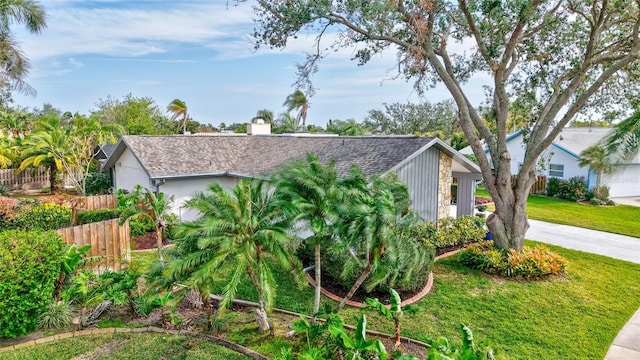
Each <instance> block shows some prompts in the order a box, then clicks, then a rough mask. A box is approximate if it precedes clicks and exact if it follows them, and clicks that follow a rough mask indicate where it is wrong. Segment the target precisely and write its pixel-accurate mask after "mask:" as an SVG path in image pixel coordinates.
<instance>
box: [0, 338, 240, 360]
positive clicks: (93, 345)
mask: <svg viewBox="0 0 640 360" xmlns="http://www.w3.org/2000/svg"><path fill="white" fill-rule="evenodd" d="M0 357H1V358H2V359H3V360H60V359H101V360H110V359H113V360H116V359H117V360H121V359H131V360H134V359H166V360H172V359H176V360H177V359H180V360H182V359H189V360H205V359H225V360H244V359H249V357H247V356H244V355H241V354H238V353H236V352H234V351H231V350H229V349H226V348H223V347H221V346H217V345H214V344H212V343H209V342H207V341H206V340H202V339H196V338H192V337H189V336H178V335H165V334H105V335H94V336H84V337H77V338H70V339H63V340H58V341H54V342H50V343H46V344H41V345H34V346H29V347H26V348H22V349H18V350H13V351H9V352H4V353H2V356H0Z"/></svg>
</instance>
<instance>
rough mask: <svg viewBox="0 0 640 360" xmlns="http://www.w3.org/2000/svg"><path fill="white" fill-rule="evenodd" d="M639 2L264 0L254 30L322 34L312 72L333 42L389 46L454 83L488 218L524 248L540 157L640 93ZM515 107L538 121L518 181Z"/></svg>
mask: <svg viewBox="0 0 640 360" xmlns="http://www.w3.org/2000/svg"><path fill="white" fill-rule="evenodd" d="M639 8H640V4H639V2H638V1H637V0H635V1H634V0H612V1H609V0H600V1H587V0H571V1H564V0H557V1H545V0H509V1H500V0H483V1H473V0H460V1H437V0H394V1H392V0H371V1H356V0H332V1H328V0H319V1H308V0H258V4H257V5H256V6H255V18H256V30H255V34H254V35H255V38H256V45H257V46H258V47H259V46H270V47H276V48H278V47H284V46H286V44H287V41H288V40H289V39H292V38H295V37H296V36H298V34H300V33H303V32H311V33H313V34H316V35H317V37H316V41H317V42H318V44H317V45H318V46H317V47H316V48H317V49H318V52H317V53H315V54H309V56H308V57H307V59H308V61H307V63H305V64H302V65H300V66H299V70H300V71H301V75H302V76H308V75H310V74H312V73H313V70H315V69H316V66H317V63H318V62H319V61H320V60H321V59H322V58H323V57H324V56H325V55H327V53H328V52H326V53H325V52H324V50H323V49H326V48H327V46H329V47H333V48H334V49H335V48H340V47H346V48H350V49H356V50H355V56H354V58H355V59H356V60H358V62H360V63H366V62H368V61H369V60H370V59H371V58H372V56H374V55H375V54H377V53H380V52H382V51H387V50H389V49H390V50H392V51H393V50H395V51H396V52H397V59H398V69H399V72H400V74H401V75H404V76H406V77H407V78H408V79H414V80H415V81H416V86H417V88H418V89H421V90H424V89H427V88H429V87H430V86H432V85H434V84H437V83H442V84H444V86H445V87H446V89H447V90H448V91H449V92H450V94H451V96H452V98H453V100H454V101H455V103H456V105H457V107H458V112H459V116H460V125H461V127H462V129H463V131H464V133H465V135H466V137H467V139H468V142H469V144H470V145H471V147H472V148H473V151H474V153H475V154H476V158H477V159H478V163H479V165H480V168H481V169H482V175H483V176H484V179H485V181H486V186H487V189H488V190H489V192H490V193H491V196H492V197H493V199H494V201H495V205H496V211H495V213H494V214H493V215H491V216H490V217H489V218H488V219H487V225H488V226H489V229H490V230H491V232H492V233H493V234H494V239H495V241H496V244H497V245H498V246H501V247H505V248H506V247H508V248H514V249H518V250H519V249H521V248H522V243H523V239H524V235H525V232H526V230H527V229H528V227H529V225H528V221H527V213H526V209H525V208H526V201H527V196H528V192H529V187H530V186H531V184H532V183H533V182H534V181H535V180H536V163H537V159H538V157H539V156H540V155H541V154H542V153H543V151H544V150H545V149H546V148H547V147H548V146H549V145H550V144H551V142H552V141H553V139H554V138H555V137H556V136H557V135H558V134H559V133H560V131H561V130H562V128H563V127H564V126H565V125H567V124H568V123H569V122H570V121H571V120H572V119H574V118H575V117H576V116H577V115H579V114H581V113H584V112H587V111H589V109H593V108H597V109H598V110H599V111H606V110H608V109H607V106H620V107H624V103H625V101H626V100H628V99H630V98H631V97H633V96H635V95H637V93H638V81H637V76H638V75H640V71H639V70H640V68H639V65H640V64H639V63H638V57H639V56H640V42H639V39H638V29H639V26H640V11H639ZM327 35H331V36H327ZM327 41H331V42H332V43H331V44H330V45H327V44H326V42H327ZM479 73H480V74H488V75H489V76H490V79H491V85H490V86H489V87H488V88H487V97H488V99H487V103H488V107H487V108H488V110H487V111H485V112H480V111H479V110H478V109H477V108H476V107H474V106H473V103H474V101H475V100H477V99H471V98H470V96H468V93H466V92H465V87H464V84H465V82H466V81H467V80H468V79H469V78H470V77H471V76H474V75H477V74H479ZM511 104H517V105H518V106H515V107H513V106H510V105H511ZM514 108H517V109H519V111H521V112H522V114H524V116H526V117H527V119H528V122H526V123H525V124H526V125H525V126H524V127H523V128H522V130H523V133H524V134H525V135H526V136H525V139H526V153H525V157H524V162H523V164H522V167H521V169H520V171H519V173H518V175H517V176H516V177H515V178H514V180H513V181H512V178H511V168H510V162H511V155H510V154H509V151H508V150H507V143H506V137H507V133H508V131H510V130H512V129H508V127H507V123H508V120H509V117H510V109H514ZM481 139H484V141H485V144H486V146H487V147H488V149H489V151H488V153H485V152H484V144H483V143H482V142H481Z"/></svg>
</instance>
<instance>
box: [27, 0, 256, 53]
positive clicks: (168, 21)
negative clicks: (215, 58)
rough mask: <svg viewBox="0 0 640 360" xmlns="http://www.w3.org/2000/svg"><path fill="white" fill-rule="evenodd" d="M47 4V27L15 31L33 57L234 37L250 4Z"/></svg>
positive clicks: (147, 49)
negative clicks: (31, 31)
mask: <svg viewBox="0 0 640 360" xmlns="http://www.w3.org/2000/svg"><path fill="white" fill-rule="evenodd" d="M51 4H53V5H55V6H51V7H48V6H47V4H45V9H46V11H47V15H48V27H47V29H45V30H44V31H43V34H42V35H41V36H34V35H31V34H27V33H26V32H25V31H22V32H20V31H18V34H19V35H20V38H21V39H22V43H23V45H22V47H23V50H24V51H25V52H26V53H27V54H28V55H29V57H30V58H31V59H33V60H34V61H37V60H40V59H44V58H49V57H56V56H64V55H75V54H89V53H91V54H101V55H110V56H141V55H147V54H153V53H162V52H166V51H167V50H168V49H169V48H170V46H172V44H185V43H186V44H196V45H203V44H206V43H210V42H211V41H213V40H214V39H225V38H234V37H237V36H239V34H238V31H239V29H240V28H242V27H246V26H247V24H251V23H252V21H251V15H250V12H251V7H250V6H238V7H229V8H228V9H227V8H226V6H225V4H224V3H223V2H216V3H213V2H212V3H205V2H185V1H182V2H173V3H168V2H143V3H133V4H130V3H129V2H118V5H117V6H116V5H114V6H113V7H104V6H102V7H101V6H96V7H95V8H90V7H87V6H86V4H83V3H81V2H73V1H66V2H63V3H58V2H52V3H51ZM136 4H137V5H138V6H137V7H135V6H134V5H136ZM140 4H141V5H140ZM151 4H152V5H151ZM81 5H85V6H81Z"/></svg>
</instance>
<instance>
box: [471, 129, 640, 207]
mask: <svg viewBox="0 0 640 360" xmlns="http://www.w3.org/2000/svg"><path fill="white" fill-rule="evenodd" d="M610 131H611V129H610V128H589V127H567V128H564V129H562V132H560V134H559V135H558V136H557V137H556V139H555V140H554V141H553V142H552V143H551V146H549V148H548V149H547V150H545V152H544V153H543V154H542V155H541V157H540V161H539V166H538V173H539V175H544V176H547V177H556V178H560V179H564V180H568V179H570V178H572V177H576V176H582V177H584V178H585V179H586V180H587V184H588V185H589V188H590V189H591V188H593V187H594V186H596V178H597V174H596V173H595V171H594V170H592V169H591V168H589V167H588V166H585V167H580V166H579V165H578V163H579V162H580V160H581V159H582V158H581V157H580V153H581V152H582V151H584V150H585V149H587V148H589V147H591V146H594V145H596V144H598V142H599V141H600V140H601V139H603V138H604V137H605V136H606V135H607V134H609V132H610ZM507 149H508V150H509V153H510V154H511V173H512V174H517V173H518V170H519V169H520V166H522V163H523V161H524V153H525V145H524V142H523V136H522V133H521V132H519V131H518V132H515V133H513V134H511V135H509V136H508V137H507ZM486 151H488V150H486ZM460 152H461V153H463V154H467V153H473V152H472V151H471V148H470V147H467V148H464V149H462V150H460ZM616 167H617V171H616V173H615V174H614V175H612V176H604V177H603V179H602V183H603V184H605V185H607V186H609V194H610V196H611V197H624V196H640V154H638V155H636V157H635V158H634V159H633V160H632V161H631V162H629V163H626V164H618V165H616Z"/></svg>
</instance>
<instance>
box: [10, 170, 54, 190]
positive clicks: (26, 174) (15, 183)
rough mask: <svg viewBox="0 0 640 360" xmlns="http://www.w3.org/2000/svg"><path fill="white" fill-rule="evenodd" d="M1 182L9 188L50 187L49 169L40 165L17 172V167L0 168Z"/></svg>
mask: <svg viewBox="0 0 640 360" xmlns="http://www.w3.org/2000/svg"><path fill="white" fill-rule="evenodd" d="M0 184H2V185H5V186H6V187H8V188H9V190H11V191H14V190H40V189H42V188H46V187H49V186H50V184H49V169H48V168H46V167H44V166H40V167H38V168H36V169H26V170H25V171H23V172H21V173H19V174H16V169H4V170H0Z"/></svg>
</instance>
